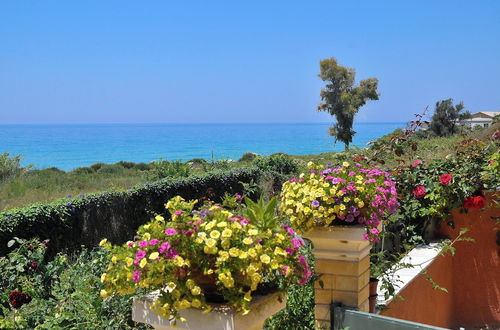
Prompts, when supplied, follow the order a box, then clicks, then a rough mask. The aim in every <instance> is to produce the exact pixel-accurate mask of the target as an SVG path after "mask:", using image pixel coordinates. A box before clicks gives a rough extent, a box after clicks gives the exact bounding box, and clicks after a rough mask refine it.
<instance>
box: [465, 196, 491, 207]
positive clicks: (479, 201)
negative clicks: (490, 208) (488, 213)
mask: <svg viewBox="0 0 500 330" xmlns="http://www.w3.org/2000/svg"><path fill="white" fill-rule="evenodd" d="M485 207H486V198H484V196H481V195H479V196H469V197H467V198H465V199H464V208H466V209H483V208H485Z"/></svg>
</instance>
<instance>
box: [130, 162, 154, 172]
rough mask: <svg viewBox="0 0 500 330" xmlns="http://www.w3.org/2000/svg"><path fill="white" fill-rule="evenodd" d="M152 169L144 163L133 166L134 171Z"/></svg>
mask: <svg viewBox="0 0 500 330" xmlns="http://www.w3.org/2000/svg"><path fill="white" fill-rule="evenodd" d="M151 168H152V165H150V164H146V163H137V164H135V165H134V169H136V170H138V171H149V170H150V169H151Z"/></svg>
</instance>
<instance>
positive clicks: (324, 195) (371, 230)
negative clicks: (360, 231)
mask: <svg viewBox="0 0 500 330" xmlns="http://www.w3.org/2000/svg"><path fill="white" fill-rule="evenodd" d="M308 167H309V168H310V173H309V174H304V173H303V174H301V175H300V176H299V178H292V179H291V180H290V181H288V182H285V183H284V184H283V191H282V197H281V205H280V211H281V212H282V213H283V214H285V215H287V216H289V217H290V220H291V222H292V224H293V226H294V228H295V229H296V230H297V231H299V232H301V233H304V232H307V231H309V230H311V229H312V228H313V227H314V226H330V225H332V224H334V221H335V223H336V224H347V223H359V224H362V225H365V226H366V227H367V228H368V231H367V233H366V234H365V239H368V240H370V241H377V240H378V234H379V230H378V228H377V227H378V226H379V224H380V221H381V220H382V219H383V218H384V217H385V216H386V215H387V214H390V213H394V212H395V211H396V210H397V208H398V201H397V193H396V188H395V182H394V181H393V180H392V176H391V175H390V174H389V173H387V172H385V171H381V170H378V169H376V168H366V167H363V166H362V165H361V164H359V163H355V164H354V165H352V164H350V163H348V162H344V163H343V164H342V166H336V167H323V166H320V165H316V164H314V163H312V162H310V163H308Z"/></svg>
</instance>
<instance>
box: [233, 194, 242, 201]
mask: <svg viewBox="0 0 500 330" xmlns="http://www.w3.org/2000/svg"><path fill="white" fill-rule="evenodd" d="M234 197H235V198H236V199H237V200H239V201H241V200H242V199H243V197H242V196H241V195H240V194H234Z"/></svg>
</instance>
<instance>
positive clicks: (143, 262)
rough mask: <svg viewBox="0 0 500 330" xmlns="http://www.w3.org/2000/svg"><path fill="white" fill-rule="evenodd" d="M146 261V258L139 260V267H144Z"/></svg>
mask: <svg viewBox="0 0 500 330" xmlns="http://www.w3.org/2000/svg"><path fill="white" fill-rule="evenodd" d="M147 263H148V261H147V260H146V258H144V259H142V260H141V262H139V267H141V268H144V266H146V264H147Z"/></svg>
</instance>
